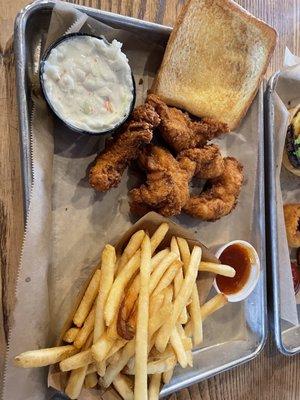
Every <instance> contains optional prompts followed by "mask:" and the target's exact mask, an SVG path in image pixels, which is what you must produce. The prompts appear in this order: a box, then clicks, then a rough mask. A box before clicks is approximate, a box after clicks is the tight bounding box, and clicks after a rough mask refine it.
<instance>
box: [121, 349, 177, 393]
mask: <svg viewBox="0 0 300 400" xmlns="http://www.w3.org/2000/svg"><path fill="white" fill-rule="evenodd" d="M175 365H176V356H175V355H172V356H170V357H167V358H161V359H159V360H155V361H149V362H148V364H146V371H147V374H148V375H153V374H161V373H163V372H165V371H168V370H170V369H172V368H174V367H175ZM137 368H138V367H137V365H136V363H135V367H134V368H132V369H129V368H128V367H126V368H124V373H126V375H135V376H136V374H137V373H138V370H137ZM139 398H140V399H141V398H143V397H139ZM146 398H147V397H146Z"/></svg>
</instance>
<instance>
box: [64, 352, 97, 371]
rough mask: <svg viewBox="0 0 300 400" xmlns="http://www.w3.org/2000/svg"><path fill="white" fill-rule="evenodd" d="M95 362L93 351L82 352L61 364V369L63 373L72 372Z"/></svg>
mask: <svg viewBox="0 0 300 400" xmlns="http://www.w3.org/2000/svg"><path fill="white" fill-rule="evenodd" d="M92 362H93V357H92V351H91V349H88V350H85V351H81V352H80V353H77V354H75V355H73V356H71V357H68V358H66V359H65V360H63V361H61V362H60V363H59V368H60V370H61V371H63V372H66V371H71V370H72V369H78V368H81V367H84V366H85V365H88V364H91V363H92Z"/></svg>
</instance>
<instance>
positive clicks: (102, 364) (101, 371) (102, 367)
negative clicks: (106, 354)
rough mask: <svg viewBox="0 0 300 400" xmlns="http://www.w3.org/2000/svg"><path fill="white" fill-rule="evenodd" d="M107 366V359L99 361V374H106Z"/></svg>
mask: <svg viewBox="0 0 300 400" xmlns="http://www.w3.org/2000/svg"><path fill="white" fill-rule="evenodd" d="M106 367H107V364H106V360H103V361H101V362H100V363H97V374H98V375H99V376H104V375H105V372H106Z"/></svg>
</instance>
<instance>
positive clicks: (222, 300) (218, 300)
mask: <svg viewBox="0 0 300 400" xmlns="http://www.w3.org/2000/svg"><path fill="white" fill-rule="evenodd" d="M227 303H228V299H227V297H226V296H225V295H224V294H223V293H219V294H217V295H216V296H214V297H213V298H212V299H210V300H209V301H207V302H206V303H204V304H203V306H202V307H201V317H202V320H204V319H205V318H207V317H208V316H209V315H211V314H213V313H214V312H215V311H217V310H219V309H220V308H222V307H223V306H225V304H227Z"/></svg>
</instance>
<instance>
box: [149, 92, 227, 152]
mask: <svg viewBox="0 0 300 400" xmlns="http://www.w3.org/2000/svg"><path fill="white" fill-rule="evenodd" d="M146 102H147V103H148V104H151V106H153V108H154V109H155V111H156V112H157V114H158V115H159V116H160V119H161V123H160V124H159V127H158V130H159V132H160V134H161V135H162V137H163V138H164V140H165V141H166V142H167V144H168V145H169V146H171V148H172V149H173V150H175V152H177V153H179V152H180V151H182V150H186V149H190V148H194V147H201V146H204V145H205V144H206V143H207V142H208V141H209V140H212V139H214V138H215V137H217V136H219V135H220V134H222V133H226V132H229V129H228V126H227V125H226V124H223V123H221V122H217V121H215V120H213V119H211V118H203V119H201V120H200V121H193V120H192V119H191V118H190V117H189V115H188V114H187V113H183V112H182V111H181V110H178V109H177V108H174V107H168V106H167V105H166V104H165V103H164V102H163V101H162V100H160V98H159V97H158V96H156V95H154V94H150V95H149V96H148V97H147V100H146Z"/></svg>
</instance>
